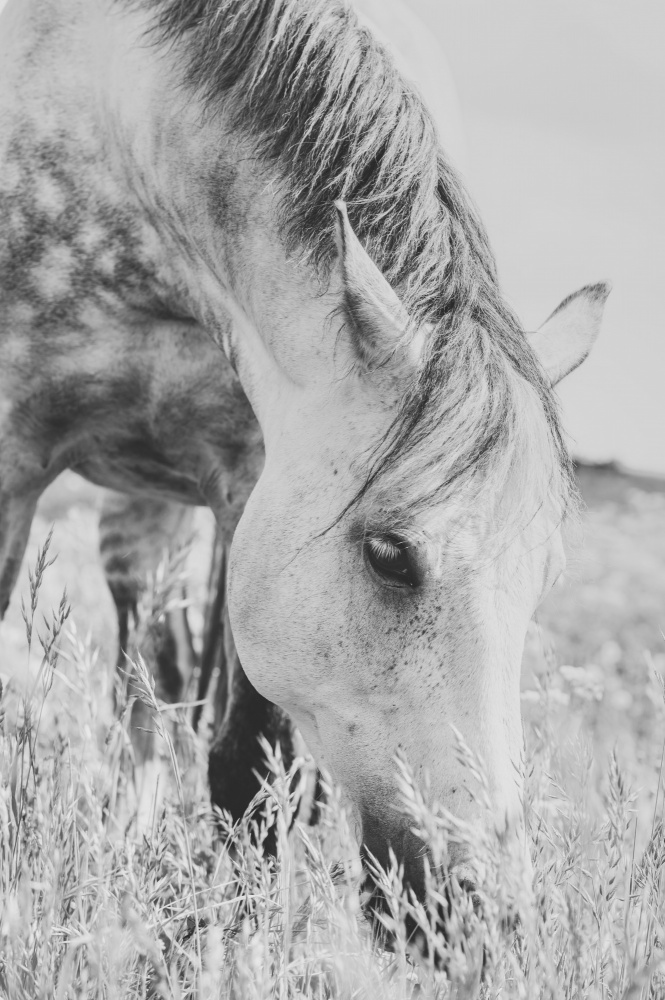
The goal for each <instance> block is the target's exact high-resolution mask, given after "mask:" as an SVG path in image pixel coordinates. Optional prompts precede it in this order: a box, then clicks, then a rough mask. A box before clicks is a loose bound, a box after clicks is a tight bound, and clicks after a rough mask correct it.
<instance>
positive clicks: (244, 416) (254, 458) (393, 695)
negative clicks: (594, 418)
mask: <svg viewBox="0 0 665 1000" xmlns="http://www.w3.org/2000/svg"><path fill="white" fill-rule="evenodd" d="M3 16H4V18H5V22H4V25H5V27H4V31H3V36H2V40H1V41H0V164H1V166H0V220H1V225H0V296H1V298H0V316H1V319H0V352H1V353H0V357H1V359H2V361H1V363H0V391H1V393H2V395H1V396H0V399H1V400H2V403H1V404H0V477H1V480H0V558H1V563H0V581H1V585H2V597H1V601H2V606H3V607H4V606H5V605H6V603H7V601H8V599H9V594H10V591H11V587H12V584H13V581H14V578H15V573H16V569H17V567H18V564H19V562H20V558H21V555H22V552H23V547H24V544H25V539H26V536H27V532H28V528H29V525H30V520H31V517H32V512H33V510H34V505H35V503H36V501H37V498H38V496H39V494H40V493H41V491H42V490H43V489H44V487H45V486H46V485H47V484H48V482H50V481H51V480H52V479H53V478H54V477H55V476H56V475H57V474H58V473H59V472H60V470H61V469H63V468H65V467H69V468H73V469H76V470H77V471H78V472H80V473H82V474H83V475H84V476H87V477H88V478H89V479H91V480H92V481H94V482H97V483H100V484H102V485H105V486H110V487H113V488H115V489H119V490H124V491H127V492H139V493H141V492H142V493H145V494H147V495H153V496H155V497H157V498H160V497H161V498H166V499H171V500H175V501H178V502H185V503H195V504H196V503H206V504H208V505H209V506H210V507H211V508H212V510H213V511H214V513H215V515H216V518H217V521H218V524H219V525H220V531H221V532H222V534H223V535H224V537H225V538H228V539H230V537H231V536H232V538H233V540H232V544H231V547H230V556H229V563H228V568H227V576H228V580H227V583H228V612H229V619H230V623H231V626H232V629H233V638H234V641H235V647H236V649H237V657H236V660H237V664H236V667H237V671H238V673H237V674H236V679H237V680H238V693H237V695H236V694H235V693H234V689H235V685H234V684H230V685H229V686H228V688H227V690H228V691H229V692H231V694H232V695H233V696H232V697H231V698H230V700H229V702H228V704H227V706H226V711H225V713H224V723H225V724H226V723H228V724H229V725H230V726H231V730H229V732H230V733H231V735H230V736H228V733H227V735H225V733H224V727H223V726H222V728H221V731H220V735H219V736H218V739H217V740H216V743H215V747H214V748H213V752H212V753H211V756H210V776H211V787H212V795H213V800H214V801H216V802H218V803H219V804H220V805H226V804H227V803H229V802H232V807H233V808H234V809H235V810H237V809H238V808H239V806H240V804H242V801H241V800H242V798H243V796H242V788H241V786H240V785H239V783H238V782H233V776H232V769H233V766H234V764H235V763H238V762H239V759H240V758H242V756H243V754H244V753H245V752H246V748H247V746H248V739H247V738H246V737H243V736H242V735H241V732H240V730H241V726H242V725H246V726H247V727H249V728H251V727H252V726H254V725H256V723H257V720H258V721H259V723H260V724H263V722H264V721H265V718H266V717H267V715H269V714H270V712H271V711H272V708H271V706H273V705H277V706H279V707H280V709H282V710H284V711H286V712H287V713H288V714H289V716H290V717H291V718H292V719H293V720H294V721H295V723H296V724H297V725H298V727H299V728H300V730H301V731H302V733H303V736H304V738H305V740H306V742H307V744H308V746H309V748H310V749H311V751H312V752H313V753H314V755H315V757H317V759H319V760H320V761H321V762H322V763H324V764H325V765H326V766H327V767H328V768H329V769H330V771H331V772H332V774H333V775H334V776H335V777H336V778H337V779H338V780H339V781H340V782H341V783H342V784H343V785H344V787H345V789H346V791H347V793H348V795H349V796H350V798H351V800H352V802H353V803H354V805H355V808H356V810H357V815H358V819H359V823H360V824H361V829H362V839H363V842H364V844H365V845H366V847H367V848H368V849H369V850H371V851H372V852H373V854H374V855H375V856H376V857H377V858H378V859H379V861H382V862H385V861H387V859H388V856H389V848H392V849H393V850H394V852H395V855H396V856H397V858H398V859H400V860H401V861H402V862H403V864H404V870H405V877H406V879H407V881H408V882H409V883H410V884H411V886H412V887H413V888H414V890H415V891H416V892H417V893H422V891H423V882H424V875H423V871H424V869H423V860H422V855H423V845H422V844H421V843H420V842H419V841H418V840H417V838H416V837H415V835H414V834H413V832H412V831H411V829H410V825H409V822H408V821H407V820H406V819H405V818H404V817H403V816H402V814H401V812H400V810H399V809H397V808H395V805H396V794H397V793H396V784H395V775H394V772H395V764H394V756H395V753H396V752H401V753H403V754H404V755H405V756H406V757H407V758H408V760H409V762H410V764H411V766H412V768H413V769H414V771H415V774H416V775H422V774H423V772H425V771H428V772H429V774H430V776H431V788H432V792H433V794H434V795H435V797H436V798H437V799H438V800H439V801H441V802H442V803H444V804H445V805H446V806H447V807H448V808H449V809H450V810H451V811H452V812H454V813H456V814H457V815H459V816H460V817H461V818H463V819H466V820H469V821H473V822H477V823H479V824H480V823H482V824H493V825H494V826H496V827H498V828H499V829H502V830H505V831H506V833H508V832H510V833H511V834H512V835H514V836H515V837H517V836H519V835H520V833H519V831H520V828H521V823H522V817H521V806H520V758H521V753H522V728H521V720H520V699H519V675H520V661H521V654H522V647H523V642H524V637H525V633H526V629H527V625H528V622H529V620H530V618H531V616H532V614H533V612H534V610H535V608H536V607H537V605H538V603H539V601H540V600H541V599H542V597H543V595H544V594H545V593H546V592H547V590H548V589H549V587H550V586H551V585H552V582H553V581H554V580H555V579H556V577H557V575H558V574H559V572H560V571H561V569H562V567H563V561H564V557H563V552H562V542H561V528H562V524H563V522H564V521H565V519H566V517H567V516H568V515H569V514H570V512H571V511H573V510H574V509H575V492H574V489H573V487H572V482H571V471H570V462H569V457H568V454H567V451H566V448H565V445H564V441H563V438H562V432H561V427H560V421H559V415H558V410H557V404H556V400H555V396H554V394H553V392H552V386H553V385H554V384H555V383H556V382H558V381H559V380H560V379H561V378H562V377H563V376H565V375H566V374H567V373H568V372H569V371H571V370H572V369H573V368H575V367H576V366H577V365H578V364H579V363H580V362H581V361H582V360H583V358H584V357H585V356H586V354H587V353H588V351H589V349H590V346H591V344H592V342H593V340H594V338H595V336H596V334H597V332H598V329H599V324H600V317H601V313H602V307H603V303H604V301H605V298H606V294H607V289H606V287H605V286H604V285H594V286H590V287H587V288H584V289H582V291H580V292H578V293H576V294H574V295H572V296H570V297H569V298H568V299H567V300H566V301H565V302H564V303H563V304H562V305H561V306H560V307H559V308H558V309H557V310H556V312H555V313H554V314H553V315H552V316H551V317H550V319H549V320H548V321H547V322H546V323H545V324H544V326H543V327H541V329H540V330H539V331H538V332H537V333H536V334H534V335H532V336H527V334H526V333H525V332H524V330H523V328H522V326H521V325H520V323H519V321H518V320H517V318H516V317H515V316H514V314H513V312H512V311H511V310H510V308H509V307H508V306H507V304H506V303H505V301H504V300H503V298H502V296H501V292H500V288H499V284H498V281H497V276H496V269H495V264H494V259H493V256H492V253H491V251H490V248H489V245H488V241H487V237H486V235H485V232H484V229H483V226H482V224H481V222H480V220H479V219H478V217H477V215H476V213H475V211H474V209H473V207H472V206H471V204H470V202H469V201H468V199H467V197H466V194H465V192H464V189H463V186H462V184H461V182H460V179H459V177H458V176H457V174H456V172H455V170H454V169H453V168H452V167H451V166H450V163H449V161H448V160H447V158H446V156H445V155H444V153H443V148H442V146H441V143H440V141H439V138H438V135H437V130H436V128H435V126H434V124H433V121H432V118H431V116H430V114H429V112H428V111H427V109H426V107H425V105H424V103H423V100H422V98H421V97H420V96H419V94H418V93H417V92H416V90H415V89H414V88H413V87H412V86H411V84H409V83H408V82H407V81H406V80H405V78H404V77H403V76H402V75H401V74H400V72H399V70H398V69H397V67H396V65H395V62H394V60H393V57H392V56H391V55H390V54H389V53H388V52H387V51H386V49H385V48H384V47H383V45H382V44H381V43H380V42H379V41H378V40H377V39H376V38H375V37H374V35H373V34H372V32H371V30H369V29H368V28H367V27H366V26H363V25H361V24H360V23H359V21H358V18H357V16H356V14H355V13H354V11H353V10H352V9H351V8H350V7H349V6H348V4H346V3H344V2H342V0H10V2H9V5H8V7H7V8H6V9H5V11H4V15H3ZM261 442H262V444H261ZM262 449H265V460H263V450H262ZM240 663H241V664H242V668H240ZM241 671H242V672H241ZM243 699H245V701H243ZM252 699H255V702H252ZM234 700H235V702H236V704H235V705H234ZM245 704H250V711H249V713H247V714H246V715H244V714H243V711H242V708H243V705H245ZM275 711H276V710H275ZM236 713H237V718H238V719H239V720H240V723H239V724H238V725H237V726H236V724H235V723H234V722H233V718H235V717H236ZM234 726H235V730H234V729H233V727H234ZM454 727H456V729H457V730H459V732H461V734H462V736H463V737H464V739H465V740H466V742H467V743H468V744H469V746H470V747H471V748H472V750H474V751H475V752H476V753H478V754H480V755H482V757H483V758H484V761H485V766H486V769H487V783H488V795H489V798H490V800H491V807H492V808H491V814H486V813H485V812H484V811H483V809H482V807H481V805H480V804H479V803H478V802H477V801H476V798H475V797H474V796H473V795H472V794H471V789H470V786H469V777H468V775H467V773H466V771H465V769H464V767H463V765H462V764H461V763H460V761H459V760H458V758H457V755H456V753H455V737H454ZM242 731H243V732H245V730H242ZM234 733H235V735H234ZM227 736H228V738H227ZM252 739H253V736H252ZM230 784H232V786H233V787H232V788H230V787H229V785H230ZM234 795H235V796H236V797H235V798H234ZM245 802H246V797H245ZM467 860H468V859H466V858H465V857H464V855H463V854H462V853H461V852H459V851H458V852H457V853H452V854H451V863H452V865H453V867H454V868H455V869H456V870H457V871H458V872H459V873H460V877H463V873H464V870H465V869H464V866H465V864H466V862H467Z"/></svg>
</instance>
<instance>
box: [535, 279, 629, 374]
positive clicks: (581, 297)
mask: <svg viewBox="0 0 665 1000" xmlns="http://www.w3.org/2000/svg"><path fill="white" fill-rule="evenodd" d="M610 291H611V288H610V285H609V284H607V283H606V282H599V283H598V284H597V285H586V286H585V287H584V288H580V290H579V291H577V292H573V294H572V295H569V296H568V298H566V299H564V300H563V302H562V303H561V305H559V306H557V308H556V309H555V310H554V312H553V313H552V315H551V316H550V317H549V319H547V320H545V322H544V323H543V325H542V326H541V327H540V328H539V329H538V330H537V331H536V332H535V333H532V334H531V336H530V340H531V346H532V347H533V349H534V351H535V352H536V354H537V356H538V359H539V361H540V363H541V365H542V366H543V368H544V369H545V372H546V373H547V375H548V377H549V380H550V383H551V384H552V385H556V384H557V383H558V382H560V381H561V380H562V379H563V378H565V377H566V375H569V374H570V373H571V372H572V371H574V370H575V368H577V367H578V366H579V365H581V364H582V362H583V361H584V360H585V359H586V357H587V356H588V354H589V352H590V351H591V348H592V347H593V345H594V342H595V340H596V338H597V336H598V334H599V333H600V324H601V320H602V318H603V310H604V308H605V302H606V301H607V296H608V295H609V294H610Z"/></svg>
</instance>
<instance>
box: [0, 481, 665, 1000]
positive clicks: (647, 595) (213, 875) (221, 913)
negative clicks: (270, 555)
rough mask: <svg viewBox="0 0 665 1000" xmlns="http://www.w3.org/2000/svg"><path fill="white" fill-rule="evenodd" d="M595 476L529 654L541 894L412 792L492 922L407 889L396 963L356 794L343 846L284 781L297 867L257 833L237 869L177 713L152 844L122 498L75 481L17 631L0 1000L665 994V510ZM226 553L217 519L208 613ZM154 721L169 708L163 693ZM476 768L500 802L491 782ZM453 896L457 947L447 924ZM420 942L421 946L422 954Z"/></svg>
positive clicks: (656, 492) (658, 496) (409, 796)
mask: <svg viewBox="0 0 665 1000" xmlns="http://www.w3.org/2000/svg"><path fill="white" fill-rule="evenodd" d="M579 476H580V484H581V488H582V492H583V495H584V497H585V500H586V503H587V506H588V510H587V513H586V514H585V519H584V540H583V544H580V545H578V546H576V547H575V549H574V550H573V551H572V552H571V554H570V558H569V568H568V571H567V573H566V576H565V579H564V580H563V581H562V582H560V583H559V584H558V585H557V587H556V588H555V591H554V592H553V593H552V595H551V596H550V598H549V599H548V601H547V603H546V605H545V606H544V607H543V608H542V609H541V612H540V615H539V621H538V623H536V624H534V626H533V628H532V630H531V632H530V634H529V637H528V642H527V649H526V653H525V667H524V682H523V708H524V716H525V725H526V735H527V744H528V764H527V772H528V776H527V794H526V798H527V802H526V805H527V813H528V817H529V824H530V833H531V839H532V858H533V865H534V871H533V877H532V879H529V880H528V883H529V884H527V883H526V881H525V879H524V878H523V876H522V874H521V873H520V872H519V871H518V870H517V869H516V865H515V862H514V859H512V858H511V857H510V856H509V855H508V854H507V853H506V848H505V846H504V845H502V844H501V843H499V842H495V841H494V840H492V839H491V838H489V837H486V838H483V837H481V836H480V835H478V834H477V833H475V832H474V831H471V830H465V829H460V828H458V827H456V825H455V824H454V823H453V822H452V820H451V819H450V817H448V816H446V815H445V814H444V813H443V812H441V811H440V810H437V809H436V807H435V806H434V805H432V804H430V803H427V802H426V801H425V800H423V799H421V798H420V797H419V794H418V791H417V790H416V789H414V788H413V787H412V785H411V783H410V781H409V776H408V773H406V772H405V773H404V775H403V792H404V801H405V808H406V809H408V811H409V812H410V813H411V815H412V816H413V822H414V825H416V826H418V827H419V828H420V829H422V830H424V831H425V833H426V835H427V837H428V839H429V842H430V844H431V846H432V850H433V853H434V855H435V856H437V854H438V855H439V856H440V857H441V858H443V859H445V850H446V842H447V838H451V837H452V838H456V837H457V838H462V839H471V840H472V842H473V846H474V851H475V853H476V856H477V857H478V859H479V861H481V862H482V863H483V864H484V866H485V871H486V875H487V879H486V886H487V891H486V894H485V895H483V896H482V897H481V898H480V900H479V901H477V906H476V908H475V909H474V908H473V907H472V906H471V903H470V901H469V900H468V899H465V898H462V897H461V896H459V898H456V894H457V887H456V886H455V885H454V883H453V884H452V885H451V884H444V883H443V882H441V881H440V880H439V881H438V882H437V880H436V879H435V878H434V876H433V877H432V885H431V902H432V906H431V908H430V911H429V913H428V912H426V911H425V910H424V909H422V908H421V909H420V910H419V909H418V907H417V904H416V903H415V902H414V901H413V900H409V899H408V898H405V897H404V896H403V895H402V894H401V892H400V886H399V878H398V875H397V874H395V873H393V874H392V875H388V876H386V885H385V890H386V895H387V897H388V899H389V901H390V907H391V908H390V913H389V914H388V916H387V917H386V921H387V923H388V924H389V925H390V929H391V930H392V931H393V932H394V935H395V940H394V945H393V949H392V951H385V950H383V949H382V948H381V946H380V943H379V942H376V941H373V939H372V935H371V932H370V929H369V925H368V923H367V921H366V919H365V917H364V915H363V912H362V910H361V908H360V905H359V901H358V900H359V897H358V893H357V884H358V877H359V872H358V862H357V851H356V847H355V842H354V840H353V838H352V837H351V835H350V834H349V832H348V829H347V825H346V816H345V810H344V803H343V799H342V798H341V797H340V795H339V794H338V793H337V791H336V790H332V789H331V790H330V791H329V795H328V800H327V803H326V805H325V806H324V807H323V810H322V817H321V822H320V823H319V825H318V827H316V828H311V827H307V826H305V825H303V824H302V823H300V821H295V822H292V820H293V816H292V815H291V813H292V811H293V809H294V807H295V798H294V795H293V794H292V793H289V792H288V791H287V789H288V788H289V781H288V779H287V777H286V776H285V775H284V773H283V768H282V766H281V762H280V761H279V759H274V760H273V768H274V771H275V773H276V788H275V792H274V793H273V794H272V795H271V796H269V797H268V798H267V800H266V808H265V813H266V815H272V816H273V817H275V818H276V819H275V821H276V823H277V831H278V840H279V845H280V852H279V857H280V860H279V864H277V865H275V866H272V867H271V866H270V865H269V864H268V863H267V862H266V861H265V860H264V859H263V858H262V857H261V855H260V853H259V852H257V851H256V850H255V849H254V848H253V847H252V842H251V840H250V838H249V836H248V831H247V829H246V827H245V828H243V829H240V830H237V831H235V833H234V838H233V841H232V847H231V849H227V847H228V845H227V847H224V846H223V845H222V843H221V841H220V840H219V839H218V838H215V837H214V836H213V833H212V824H211V817H210V813H209V806H208V801H207V795H206V787H205V748H204V746H203V744H202V743H199V742H198V741H197V740H196V738H195V737H194V736H193V735H192V734H191V733H188V731H187V727H186V725H185V723H184V722H183V719H182V718H180V721H179V724H178V726H177V735H174V733H175V720H174V718H172V715H173V713H168V712H167V711H166V710H165V709H164V708H163V706H159V705H158V704H157V703H154V704H153V710H154V717H155V727H156V730H157V732H158V733H159V734H160V746H161V753H162V757H163V765H162V775H161V779H160V780H161V782H162V786H163V791H164V796H163V798H162V800H161V803H160V805H159V806H158V807H156V808H155V809H154V810H153V814H152V817H151V821H150V822H149V823H148V824H147V826H145V825H144V828H143V829H142V830H141V831H139V830H137V827H136V823H135V822H134V812H133V810H134V804H135V803H134V800H133V797H132V782H131V774H132V764H131V754H130V752H129V744H128V738H127V711H126V710H125V712H124V715H123V716H122V717H121V719H120V720H119V721H114V717H113V713H112V709H111V688H112V677H113V663H114V659H115V635H114V617H113V608H112V603H111V600H110V597H109V595H108V593H107V591H106V589H105V585H104V581H103V578H102V575H101V570H100V568H99V565H98V561H97V559H96V554H95V545H96V530H97V529H96V505H97V503H98V495H97V493H96V492H95V491H94V490H93V489H92V488H90V487H88V486H87V485H85V484H84V483H82V482H81V481H80V480H77V479H76V478H75V477H73V476H68V477H65V478H63V479H62V480H60V481H59V482H58V483H57V484H55V486H54V487H53V488H52V489H51V490H50V491H49V493H48V494H47V495H46V496H45V497H44V499H43V501H42V504H41V506H40V510H39V514H38V517H37V518H36V519H35V524H34V528H33V532H32V536H31V541H30V546H29V552H28V555H27V558H26V563H25V566H24V569H23V573H22V576H21V581H20V585H19V588H18V591H17V594H16V595H15V598H14V600H13V602H12V606H11V608H10V612H9V614H8V617H7V619H6V621H5V623H4V624H3V626H2V628H1V630H0V678H1V680H2V683H3V686H4V693H3V696H2V699H1V700H0V719H1V720H2V721H0V775H1V776H2V785H1V786H0V939H1V943H0V997H2V998H5V997H7V998H11V1000H34V998H51V997H57V998H62V1000H65V998H75V997H76V998H89V997H90V998H92V997H100V998H101V997H104V998H109V1000H113V998H138V997H165V998H179V997H183V998H184V997H202V998H206V1000H208V998H216V997H237V998H242V1000H245V998H257V1000H259V998H261V1000H263V998H268V997H280V998H286V997H294V998H296V997H302V998H310V997H317V998H319V997H321V998H323V997H334V998H338V997H339V998H349V1000H351V998H356V997H358V998H365V997H371V998H374V997H376V998H379V997H381V998H383V997H386V998H396V1000H397V998H406V997H430V996H432V997H446V996H455V997H467V996H468V997H471V996H475V995H477V994H478V985H477V984H478V981H479V979H480V978H481V967H482V968H483V971H482V981H483V983H484V985H482V986H481V987H480V989H481V990H482V995H483V996H501V997H513V996H515V997H518V996H519V997H541V996H542V997H557V998H558V997H562V998H571V1000H572V998H582V997H590V998H596V997H597V998H619V997H621V998H626V1000H629V998H630V1000H638V998H640V1000H641V998H644V1000H647V998H652V1000H657V998H661V997H665V975H664V973H665V963H664V962H663V958H664V953H663V939H664V929H663V920H664V919H665V891H664V889H663V886H662V884H661V883H662V879H661V868H662V863H663V861H664V860H665V833H664V832H663V822H662V818H663V798H662V792H663V790H662V782H661V765H662V755H663V748H664V737H665V725H664V722H665V700H664V697H663V676H664V674H665V639H664V638H663V635H662V632H661V630H662V628H663V624H664V621H665V493H663V487H662V484H661V483H660V482H658V481H650V480H646V479H639V478H636V477H626V476H623V475H621V474H620V473H619V472H618V471H617V470H615V469H613V468H600V469H599V468H596V469H594V468H582V469H580V470H579ZM51 525H54V531H53V537H52V540H51V542H50V545H49V548H48V552H47V553H46V556H44V555H43V550H44V544H45V539H46V537H47V534H48V531H49V528H50V526H51ZM210 532H211V525H210V521H209V519H208V518H207V517H206V516H205V515H204V514H203V513H202V514H201V518H200V536H199V538H198V540H197V541H196V543H195V545H194V547H193V552H192V555H191V557H190V560H189V571H190V574H191V590H192V594H193V599H194V601H195V603H196V604H198V605H199V606H200V603H201V601H202V598H203V593H204V582H205V576H206V562H205V552H206V545H207V544H208V543H209V539H210ZM40 553H41V554H42V557H41V563H40ZM56 554H57V559H56V561H55V562H54V563H53V564H52V565H47V563H49V561H50V559H52V557H53V556H54V555H56ZM28 569H30V570H31V572H32V583H31V581H30V580H29V578H28ZM42 570H43V572H42ZM65 588H66V590H67V597H66V600H65V602H64V603H61V602H62V595H63V590H64V589H65ZM33 595H34V597H35V601H38V603H37V606H36V610H33V604H34V603H35V602H33V601H32V597H33ZM21 596H22V597H23V600H24V606H25V617H26V618H27V622H28V626H29V627H30V626H32V642H31V643H30V646H29V645H28V641H27V638H26V622H25V621H24V615H23V614H22V612H21ZM69 606H71V613H70V614H68V613H67V612H68V607H69ZM193 615H194V621H195V624H196V623H197V622H198V626H199V627H200V615H199V618H198V619H197V618H196V608H194V609H193ZM40 637H41V638H40ZM144 698H145V699H146V700H147V701H148V702H152V701H153V698H154V696H153V695H152V693H151V690H150V684H149V679H148V678H147V676H146V678H145V683H144ZM175 714H178V713H175ZM460 753H461V754H462V755H465V754H466V753H467V752H466V750H465V748H464V747H460ZM467 756H468V755H467ZM468 763H469V766H470V767H472V768H476V769H477V770H478V772H479V774H478V778H479V794H482V764H481V762H477V761H474V760H473V759H469V760H468ZM437 894H438V895H437ZM451 897H452V898H453V900H455V899H456V904H455V906H454V907H453V919H452V920H451V921H450V922H449V924H448V927H447V931H446V935H445V936H444V935H443V934H442V933H441V932H440V929H437V927H436V920H435V918H434V917H433V914H435V913H436V905H435V904H436V902H437V899H438V901H439V903H442V904H445V902H446V900H449V899H450V898H451ZM516 912H518V913H519V917H520V919H519V921H518V922H516V921H515V920H514V919H513V917H514V914H515V913H516ZM432 925H434V926H432ZM405 926H408V927H409V928H410V929H413V927H414V926H416V927H420V928H421V934H420V938H419V940H420V945H421V946H420V947H418V948H414V947H413V946H412V944H410V943H409V941H407V933H406V931H405ZM416 937H417V935H416ZM424 940H426V941H427V948H426V949H423V948H422V942H423V941H424Z"/></svg>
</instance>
